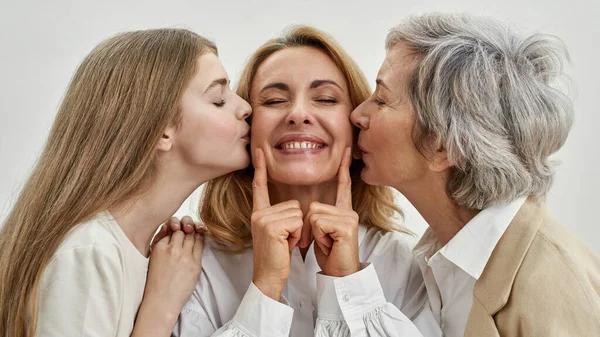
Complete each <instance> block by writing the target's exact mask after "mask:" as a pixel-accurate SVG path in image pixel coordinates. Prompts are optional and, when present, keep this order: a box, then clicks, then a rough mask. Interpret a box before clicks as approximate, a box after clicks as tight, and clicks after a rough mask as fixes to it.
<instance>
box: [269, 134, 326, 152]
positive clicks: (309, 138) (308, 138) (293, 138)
mask: <svg viewBox="0 0 600 337" xmlns="http://www.w3.org/2000/svg"><path fill="white" fill-rule="evenodd" d="M288 142H311V143H316V144H319V145H323V147H327V143H326V142H325V141H324V140H323V139H321V138H319V137H317V136H315V135H309V134H290V135H285V136H283V137H281V138H279V140H278V141H277V143H275V147H276V148H277V149H278V150H282V148H281V145H283V144H284V143H288Z"/></svg>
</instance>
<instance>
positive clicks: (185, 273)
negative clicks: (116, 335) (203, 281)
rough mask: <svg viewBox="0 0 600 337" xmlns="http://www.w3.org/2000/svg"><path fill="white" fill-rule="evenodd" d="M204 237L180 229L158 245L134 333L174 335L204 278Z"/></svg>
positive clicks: (151, 263) (142, 334)
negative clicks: (201, 273) (186, 306)
mask: <svg viewBox="0 0 600 337" xmlns="http://www.w3.org/2000/svg"><path fill="white" fill-rule="evenodd" d="M184 227H185V226H184ZM203 239H204V238H203V236H202V235H201V234H200V233H191V234H185V233H184V232H183V231H176V232H174V233H172V234H171V235H166V236H164V237H162V238H161V239H160V240H159V241H158V242H156V244H154V247H153V249H152V253H151V256H150V266H149V269H148V279H147V280H146V288H145V291H144V298H143V300H142V304H141V306H140V310H139V313H138V316H137V319H136V323H135V326H134V329H133V333H132V336H170V335H171V331H172V330H173V326H174V325H175V322H176V320H177V317H178V316H179V313H180V312H181V309H182V308H183V306H184V304H185V303H186V302H187V300H188V299H189V298H190V296H191V295H192V292H193V290H194V287H195V285H196V282H198V278H199V277H200V271H201V269H202V249H203V243H204V242H203Z"/></svg>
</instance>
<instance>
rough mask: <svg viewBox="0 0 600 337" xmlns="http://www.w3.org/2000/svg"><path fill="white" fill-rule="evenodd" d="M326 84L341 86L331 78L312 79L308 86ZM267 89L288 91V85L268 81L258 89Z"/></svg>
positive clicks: (313, 86)
mask: <svg viewBox="0 0 600 337" xmlns="http://www.w3.org/2000/svg"><path fill="white" fill-rule="evenodd" d="M327 84H331V85H334V86H336V87H338V88H340V89H342V87H340V85H339V84H337V83H335V81H332V80H314V81H312V82H311V83H310V87H309V88H310V89H315V88H318V87H320V86H323V85H327ZM267 89H279V90H282V91H290V87H289V86H288V85H287V84H285V83H282V82H273V83H269V84H267V85H265V86H264V87H263V88H262V89H261V90H260V92H263V91H265V90H267Z"/></svg>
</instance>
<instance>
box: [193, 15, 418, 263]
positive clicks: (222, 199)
mask: <svg viewBox="0 0 600 337" xmlns="http://www.w3.org/2000/svg"><path fill="white" fill-rule="evenodd" d="M295 47H312V48H316V49H319V50H321V51H322V52H324V53H325V54H326V55H327V56H329V57H330V58H331V60H333V62H334V63H335V65H336V66H337V68H338V69H339V70H340V71H341V73H342V74H343V76H344V78H345V80H346V82H347V83H348V89H349V91H350V92H349V94H350V100H351V103H352V108H356V107H357V106H358V105H360V104H361V103H362V102H363V101H364V100H365V99H367V97H369V95H370V88H369V85H368V83H367V81H366V79H365V77H364V75H363V74H362V72H361V71H360V69H359V68H358V66H357V65H356V63H355V62H354V61H353V60H352V58H350V56H348V55H347V54H346V52H344V50H343V49H342V48H341V47H340V46H339V45H338V44H337V42H336V41H335V40H334V39H333V38H332V37H330V36H329V35H327V34H325V33H324V32H322V31H319V30H317V29H315V28H312V27H308V26H295V27H292V28H291V29H289V30H288V31H287V32H286V33H284V34H283V36H281V37H279V38H275V39H272V40H269V41H267V42H266V43H265V44H264V45H262V46H261V47H260V48H258V50H257V51H256V52H254V54H252V55H251V56H250V59H249V61H248V63H247V65H246V67H245V69H244V71H243V73H242V76H241V78H240V81H239V83H238V87H237V94H238V95H239V96H240V97H242V98H243V99H245V100H246V101H248V102H250V91H251V87H252V81H253V79H254V76H255V75H256V72H257V70H258V68H259V67H260V65H261V64H262V62H264V61H265V60H266V59H267V58H268V57H269V56H271V55H272V54H273V53H275V52H277V51H279V50H282V49H286V48H295ZM357 132H358V130H357V129H356V128H355V132H354V136H355V137H354V138H355V141H356V135H357ZM362 167H363V163H362V161H360V160H353V162H352V166H351V167H350V175H351V177H352V203H353V208H354V210H355V211H356V212H357V213H358V215H359V218H360V220H359V221H360V223H362V224H365V225H367V226H377V227H379V228H381V229H382V230H384V231H390V230H399V231H402V232H407V233H408V232H409V231H408V230H406V229H404V228H402V227H400V226H399V225H398V224H397V223H396V222H395V221H394V219H393V215H394V213H398V214H400V215H402V212H401V210H400V209H399V208H398V207H397V206H396V205H395V204H394V196H393V193H392V190H391V188H389V187H383V186H370V185H367V184H365V183H364V182H363V181H362V180H361V179H360V171H361V169H362ZM253 177H254V169H253V167H252V165H250V166H249V167H248V168H246V169H244V170H242V171H237V172H233V173H230V174H228V175H225V176H222V177H220V178H217V179H214V180H211V181H210V182H208V183H207V185H206V187H205V189H204V192H203V195H202V199H201V201H200V210H199V212H200V218H201V219H202V221H203V222H204V223H205V224H206V226H207V227H208V230H209V231H210V233H211V235H212V237H213V238H214V239H215V241H217V242H219V243H222V244H224V245H226V246H227V247H228V248H231V249H232V250H233V251H234V252H240V251H242V250H244V249H245V248H247V247H248V246H249V243H251V241H252V237H251V234H250V216H251V214H252V179H253Z"/></svg>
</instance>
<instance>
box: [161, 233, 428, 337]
mask: <svg viewBox="0 0 600 337" xmlns="http://www.w3.org/2000/svg"><path fill="white" fill-rule="evenodd" d="M413 242H414V241H413V240H412V237H410V236H408V235H406V234H403V233H398V232H389V233H385V232H382V231H380V230H379V229H377V228H368V227H366V226H362V225H360V226H359V256H360V259H361V261H362V262H367V263H365V264H363V267H364V268H363V269H362V271H361V272H359V273H356V274H354V275H357V274H360V275H367V276H368V277H369V278H370V280H372V281H373V280H374V282H371V283H370V286H368V287H367V288H368V289H366V288H363V289H362V290H364V291H363V292H362V293H361V294H359V293H358V292H356V293H354V292H353V290H352V286H353V284H352V280H353V275H350V276H348V277H345V278H335V277H328V276H325V275H322V274H318V272H319V271H320V268H319V266H318V264H317V261H316V258H315V255H314V251H313V247H312V245H311V248H310V249H309V251H308V253H307V255H306V257H305V261H303V260H302V257H301V255H300V251H299V249H298V248H295V249H294V250H293V251H292V257H291V261H290V263H291V266H290V267H291V268H290V276H289V278H288V281H287V283H286V285H285V288H284V290H283V293H282V299H281V301H279V302H278V301H274V300H272V299H271V298H269V297H267V296H265V295H264V294H262V293H261V292H260V290H258V288H256V287H255V286H254V284H253V283H252V276H253V252H252V249H251V248H249V249H248V250H246V251H244V252H243V253H240V254H231V253H227V252H225V251H223V250H220V249H219V248H221V249H222V248H223V247H222V246H220V245H219V244H217V243H215V242H214V241H212V240H210V238H208V237H207V238H206V240H205V246H204V253H203V256H202V274H201V276H200V280H199V282H198V284H197V285H196V289H195V290H194V293H193V295H192V297H191V298H190V300H189V301H188V302H187V304H186V305H185V306H184V308H183V311H182V312H181V315H180V317H179V320H178V322H177V324H176V325H175V328H174V331H173V336H177V337H179V336H181V337H188V336H189V337H200V336H252V337H254V336H261V337H262V336H292V337H304V336H349V335H350V332H352V336H355V335H356V336H360V335H364V334H363V332H364V329H363V326H364V324H347V323H346V322H354V321H356V319H358V320H360V321H361V322H365V324H367V323H366V322H369V323H368V324H370V325H372V326H379V327H381V326H388V325H390V324H392V323H391V322H389V320H393V326H394V327H395V328H396V329H397V331H401V332H402V335H403V336H421V334H420V333H419V331H418V330H417V328H416V327H415V325H414V324H413V323H412V322H411V319H413V320H415V324H416V325H417V326H418V327H419V328H421V326H420V325H421V324H424V326H423V328H425V326H426V325H430V324H431V322H432V314H431V312H430V311H429V309H428V306H426V305H425V304H426V297H427V294H426V289H425V286H424V284H423V278H422V274H421V271H420V269H419V266H418V264H417V263H416V262H415V261H414V260H413V256H412V254H411V249H412V245H413ZM365 293H366V296H364V294H365ZM386 302H390V303H386ZM386 308H387V309H386ZM397 308H400V310H401V311H400V310H398V309H397ZM384 309H386V310H388V311H389V310H391V311H392V312H394V315H393V316H390V315H385V314H380V313H385V312H387V311H386V310H384ZM348 319H349V320H348ZM374 328H377V327H374Z"/></svg>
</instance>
